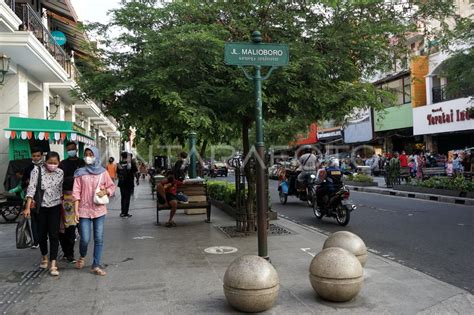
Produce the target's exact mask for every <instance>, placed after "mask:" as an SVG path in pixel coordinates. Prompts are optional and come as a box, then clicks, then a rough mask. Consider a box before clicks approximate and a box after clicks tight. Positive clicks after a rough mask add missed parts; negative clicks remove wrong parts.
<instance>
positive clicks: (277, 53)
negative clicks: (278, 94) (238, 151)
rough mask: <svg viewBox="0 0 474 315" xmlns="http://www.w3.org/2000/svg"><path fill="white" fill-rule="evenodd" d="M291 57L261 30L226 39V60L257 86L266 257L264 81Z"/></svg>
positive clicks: (260, 214) (261, 246) (261, 236)
mask: <svg viewBox="0 0 474 315" xmlns="http://www.w3.org/2000/svg"><path fill="white" fill-rule="evenodd" d="M288 60H289V53H288V45H286V44H274V43H262V35H261V34H260V32H259V31H255V32H253V33H252V43H226V45H225V63H226V64H228V65H234V66H238V67H239V68H240V69H241V70H242V71H243V73H244V75H245V77H246V78H247V79H249V80H252V81H253V83H254V87H255V131H256V141H255V150H256V152H257V161H256V162H257V163H256V168H257V169H256V172H257V228H258V234H257V235H258V255H259V256H260V257H263V258H265V259H269V257H268V249H267V210H268V196H267V195H266V189H265V187H266V185H265V184H266V183H265V180H266V176H265V145H264V135H263V110H262V81H265V80H266V79H268V78H269V77H270V75H271V73H272V72H273V70H275V69H276V68H278V67H280V66H286V65H287V64H288ZM244 66H253V67H254V68H255V72H254V75H253V76H250V75H249V73H248V72H247V71H246V70H245V68H244ZM262 66H270V67H271V68H270V69H269V70H268V72H267V73H266V74H265V76H263V77H262V73H261V68H262Z"/></svg>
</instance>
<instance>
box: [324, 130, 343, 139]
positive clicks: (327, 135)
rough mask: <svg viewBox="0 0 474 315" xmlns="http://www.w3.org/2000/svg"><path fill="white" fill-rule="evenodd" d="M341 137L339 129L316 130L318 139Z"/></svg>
mask: <svg viewBox="0 0 474 315" xmlns="http://www.w3.org/2000/svg"><path fill="white" fill-rule="evenodd" d="M340 137H342V131H341V130H333V131H318V139H329V138H340Z"/></svg>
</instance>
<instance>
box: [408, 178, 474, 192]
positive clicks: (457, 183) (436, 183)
mask: <svg viewBox="0 0 474 315" xmlns="http://www.w3.org/2000/svg"><path fill="white" fill-rule="evenodd" d="M411 184H412V185H414V186H420V187H425V188H437V189H451V190H458V191H461V192H471V191H474V184H473V182H472V180H468V179H466V178H464V177H463V176H456V177H447V176H433V177H430V178H428V179H426V180H424V181H412V183H411Z"/></svg>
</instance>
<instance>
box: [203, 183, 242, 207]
mask: <svg viewBox="0 0 474 315" xmlns="http://www.w3.org/2000/svg"><path fill="white" fill-rule="evenodd" d="M207 191H208V193H209V196H210V197H211V198H212V199H215V200H219V201H222V202H224V203H225V204H227V205H229V206H231V207H235V199H236V195H235V184H233V183H229V182H221V181H208V182H207Z"/></svg>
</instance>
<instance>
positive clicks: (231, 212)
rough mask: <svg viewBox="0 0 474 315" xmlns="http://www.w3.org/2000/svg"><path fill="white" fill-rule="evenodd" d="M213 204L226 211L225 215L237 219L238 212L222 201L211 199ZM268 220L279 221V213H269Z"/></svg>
mask: <svg viewBox="0 0 474 315" xmlns="http://www.w3.org/2000/svg"><path fill="white" fill-rule="evenodd" d="M211 204H212V205H213V206H214V207H216V208H219V209H221V210H222V211H224V212H225V213H227V214H228V215H230V216H231V217H233V218H234V219H235V217H236V213H237V210H236V209H234V208H233V207H231V206H229V205H227V204H225V203H223V202H222V201H219V200H215V199H211ZM268 219H269V220H278V213H277V212H275V211H270V212H268Z"/></svg>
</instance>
